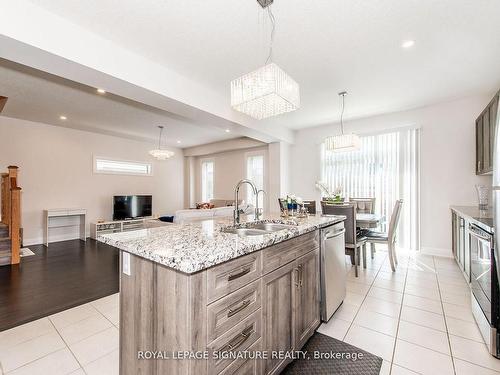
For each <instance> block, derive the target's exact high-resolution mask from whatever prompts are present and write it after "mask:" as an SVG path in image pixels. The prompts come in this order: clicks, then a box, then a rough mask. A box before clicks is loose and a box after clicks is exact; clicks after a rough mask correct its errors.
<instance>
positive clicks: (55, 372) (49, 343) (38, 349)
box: [0, 294, 119, 375]
mask: <svg viewBox="0 0 500 375" xmlns="http://www.w3.org/2000/svg"><path fill="white" fill-rule="evenodd" d="M118 322H119V317H118V294H114V295H111V296H108V297H105V298H102V299H99V300H96V301H93V302H91V303H88V304H85V305H81V306H78V307H75V308H72V309H69V310H66V311H63V312H60V313H58V314H54V315H51V316H49V317H47V318H42V319H39V320H36V321H34V322H30V323H27V324H24V325H22V326H19V327H15V328H12V329H10V330H7V331H3V332H0V374H9V375H11V374H12V375H21V374H23V375H33V374H40V375H46V374H47V375H49V374H50V375H65V374H72V375H80V374H87V375H94V374H95V375H113V374H118Z"/></svg>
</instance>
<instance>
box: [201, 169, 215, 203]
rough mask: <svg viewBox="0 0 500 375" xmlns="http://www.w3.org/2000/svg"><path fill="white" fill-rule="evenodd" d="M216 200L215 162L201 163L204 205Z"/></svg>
mask: <svg viewBox="0 0 500 375" xmlns="http://www.w3.org/2000/svg"><path fill="white" fill-rule="evenodd" d="M213 198H214V162H213V161H203V162H202V163H201V200H202V202H204V203H207V202H209V201H210V199H213Z"/></svg>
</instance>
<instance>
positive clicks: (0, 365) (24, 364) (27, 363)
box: [0, 318, 78, 374]
mask: <svg viewBox="0 0 500 375" xmlns="http://www.w3.org/2000/svg"><path fill="white" fill-rule="evenodd" d="M42 319H43V318H42ZM49 320H50V319H49ZM50 323H52V322H50ZM54 329H55V327H54ZM51 333H52V332H48V333H45V334H43V335H39V336H36V337H33V338H31V339H29V340H26V341H23V342H22V343H19V344H17V345H14V346H18V345H22V344H26V343H27V342H30V341H32V340H35V339H37V338H39V337H42V336H46V335H50V334H51ZM56 333H57V335H58V336H59V337H61V335H60V334H59V332H58V331H57V330H56ZM61 340H62V341H63V342H64V345H66V342H65V341H64V340H63V338H62V337H61ZM66 347H67V346H66ZM64 349H65V348H59V349H56V350H54V351H51V352H50V353H47V354H45V355H42V356H41V357H38V358H35V359H33V360H32V361H28V362H25V363H23V364H22V365H21V366H18V367H16V368H13V369H12V370H9V371H8V372H5V371H4V369H3V365H2V363H1V361H0V369H1V370H2V371H3V374H8V373H11V372H12V371H16V370H18V369H20V368H22V367H24V366H27V365H29V364H31V363H33V362H36V361H39V360H40V359H43V358H45V357H47V356H49V355H51V354H54V353H57V352H59V351H61V350H64ZM77 370H78V369H77ZM75 371H76V370H75Z"/></svg>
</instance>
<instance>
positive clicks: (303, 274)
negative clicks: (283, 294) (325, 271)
mask: <svg viewBox="0 0 500 375" xmlns="http://www.w3.org/2000/svg"><path fill="white" fill-rule="evenodd" d="M297 269H298V273H297V277H298V283H297V285H296V286H297V288H296V289H295V291H296V293H297V297H296V298H295V301H296V314H295V315H296V317H295V341H296V344H295V346H296V347H297V348H301V347H302V346H303V345H304V344H305V343H306V341H307V340H308V339H309V337H311V335H312V334H313V333H314V331H315V330H316V328H317V327H318V325H319V323H320V322H319V320H320V313H319V307H320V306H319V305H320V292H319V279H318V275H319V249H318V250H315V251H312V252H310V253H309V254H307V255H304V256H303V257H302V258H300V259H298V260H297Z"/></svg>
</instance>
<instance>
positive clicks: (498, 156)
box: [472, 106, 500, 358]
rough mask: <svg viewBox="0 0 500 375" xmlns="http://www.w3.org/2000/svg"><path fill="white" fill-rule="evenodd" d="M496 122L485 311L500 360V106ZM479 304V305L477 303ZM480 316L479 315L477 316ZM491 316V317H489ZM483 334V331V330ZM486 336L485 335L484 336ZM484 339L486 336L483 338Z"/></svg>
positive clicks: (492, 340) (479, 302) (493, 348)
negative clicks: (488, 292) (492, 232)
mask: <svg viewBox="0 0 500 375" xmlns="http://www.w3.org/2000/svg"><path fill="white" fill-rule="evenodd" d="M493 121H494V126H495V144H494V146H493V147H494V148H493V205H494V207H493V210H494V218H493V228H494V229H495V231H496V234H495V235H494V236H493V238H494V239H493V250H492V251H491V261H490V264H491V268H490V270H489V272H488V273H489V274H490V275H491V277H490V278H489V281H490V282H491V299H490V303H491V306H490V311H488V310H486V311H483V312H484V314H485V316H486V317H487V318H488V317H489V318H490V319H488V323H489V325H490V327H491V331H490V333H491V336H492V337H491V340H490V341H491V342H494V343H495V344H496V345H495V346H492V345H491V344H490V351H491V354H493V355H494V356H496V357H499V358H500V353H499V347H500V345H498V343H499V340H500V337H499V335H498V328H499V322H500V317H499V310H500V306H499V285H498V280H499V279H500V273H499V272H500V264H499V261H500V124H499V122H500V106H498V108H497V113H496V119H495V120H493ZM472 302H473V309H476V310H477V307H478V305H479V307H481V308H483V305H484V304H483V305H481V301H478V300H477V299H476V298H473V301H472ZM475 302H477V304H476V303H475ZM476 315H479V314H475V316H476ZM488 315H489V316H488ZM476 321H477V322H478V324H479V326H480V327H481V324H484V320H483V322H482V323H481V322H480V321H479V320H478V319H477V318H476ZM481 332H483V329H481ZM483 335H484V334H483ZM483 337H484V336H483ZM484 338H485V341H486V344H488V337H484Z"/></svg>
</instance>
